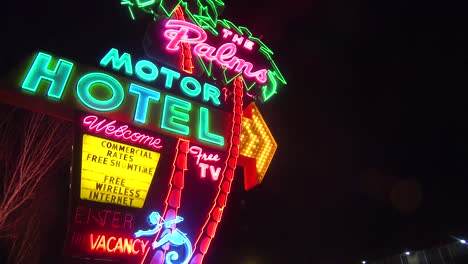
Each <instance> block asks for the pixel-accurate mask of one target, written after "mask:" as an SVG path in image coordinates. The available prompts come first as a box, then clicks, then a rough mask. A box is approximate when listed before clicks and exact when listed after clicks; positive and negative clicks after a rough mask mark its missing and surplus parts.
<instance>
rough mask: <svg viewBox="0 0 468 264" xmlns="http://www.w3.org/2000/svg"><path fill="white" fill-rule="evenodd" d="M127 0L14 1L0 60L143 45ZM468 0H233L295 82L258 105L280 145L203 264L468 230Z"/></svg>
mask: <svg viewBox="0 0 468 264" xmlns="http://www.w3.org/2000/svg"><path fill="white" fill-rule="evenodd" d="M119 2H120V1H118V0H114V1H110V0H107V1H102V0H101V1H88V0H87V1H75V2H73V3H71V2H70V3H68V2H67V3H66V4H65V3H63V2H62V1H19V2H18V3H16V2H15V3H12V1H8V3H6V5H2V10H3V14H2V18H1V19H2V20H3V21H2V24H1V25H2V38H1V39H2V47H3V49H2V51H1V58H0V70H1V72H2V73H4V72H6V71H7V70H8V69H9V68H10V67H12V65H15V62H16V61H17V59H18V58H23V57H24V56H27V55H29V54H31V53H32V52H34V51H36V50H38V49H42V50H46V51H51V52H53V53H55V54H65V55H66V57H69V58H73V59H74V60H75V61H79V62H80V63H81V64H88V65H96V63H97V60H98V59H99V58H100V56H102V54H103V52H105V51H107V50H108V49H109V48H111V47H115V48H118V49H119V50H128V51H131V52H132V53H136V54H138V52H141V41H142V36H143V33H144V31H145V29H146V25H145V23H146V22H145V21H144V20H137V21H131V19H130V17H129V14H128V12H127V10H126V9H125V8H123V7H121V6H120V3H119ZM465 10H466V8H465V7H464V6H462V5H461V4H460V5H456V4H451V3H445V2H443V3H442V2H438V3H431V2H423V1H410V2H408V1H392V2H381V1H380V2H379V1H368V0H366V1H363V0H357V1H340V0H329V1H305V0H290V1H275V2H274V1H246V0H242V1H239V0H236V1H226V8H225V10H224V12H223V13H222V14H221V17H222V18H226V19H229V20H231V21H233V22H234V23H236V24H238V25H244V26H247V27H248V28H249V29H250V30H251V31H252V33H253V34H254V35H255V36H261V38H262V40H263V41H264V42H265V44H267V45H268V46H269V47H270V48H271V49H272V50H273V51H274V52H275V55H274V59H275V61H276V63H277V65H278V67H279V69H280V70H281V72H282V73H283V75H284V77H285V78H286V80H287V81H288V85H287V86H286V88H285V89H283V90H280V91H279V92H278V94H277V95H276V96H274V97H273V99H272V100H271V101H269V102H267V103H266V104H260V105H259V106H258V107H259V109H260V111H261V112H262V115H263V117H264V119H265V121H266V122H267V124H268V126H269V128H270V130H271V133H272V134H273V136H274V137H275V139H276V141H277V143H278V150H277V153H276V155H275V157H274V159H273V161H272V164H271V166H270V168H269V169H268V171H267V174H266V176H265V179H264V181H263V183H262V185H260V186H258V187H256V188H255V189H253V190H251V191H249V192H245V191H243V190H242V182H241V180H242V179H241V178H240V177H239V178H238V179H236V180H235V182H234V187H233V190H232V194H231V197H230V200H229V202H228V206H227V209H226V213H225V215H223V222H222V223H221V225H220V227H219V228H218V233H217V236H216V238H215V239H214V241H213V242H212V245H211V248H210V251H209V253H208V254H207V257H206V261H205V262H204V263H206V264H219V263H222V264H230V263H241V264H244V263H245V264H254V263H256V264H260V263H261V264H263V263H267V264H269V263H324V264H325V263H356V261H358V260H360V259H373V258H381V257H385V256H389V255H393V254H398V253H401V252H403V251H406V250H417V249H422V248H427V247H433V246H437V245H440V244H443V243H447V242H449V241H452V238H451V237H450V235H454V236H460V237H464V236H465V237H467V238H468V226H467V223H468V213H467V211H468V210H467V209H466V204H467V202H468V195H467V194H466V191H465V189H466V188H467V186H468V181H467V180H466V177H468V123H467V117H468V109H467V106H466V101H467V95H468V93H467V92H466V89H467V88H468V86H467V76H468V74H467V73H468V71H467V70H468V69H467V68H468V67H467V66H466V65H468V63H467V59H468V55H467V54H468V53H467V47H468V41H467V32H468V31H467V30H466V25H467V24H468V23H467V21H466V20H467V19H466V18H465V17H466V15H465Z"/></svg>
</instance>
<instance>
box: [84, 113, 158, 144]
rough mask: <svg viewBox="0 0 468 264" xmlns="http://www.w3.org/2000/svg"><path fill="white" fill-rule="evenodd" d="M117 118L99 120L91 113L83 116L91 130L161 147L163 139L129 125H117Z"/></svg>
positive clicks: (85, 123)
mask: <svg viewBox="0 0 468 264" xmlns="http://www.w3.org/2000/svg"><path fill="white" fill-rule="evenodd" d="M115 122H116V121H115V120H112V121H110V120H107V119H104V118H103V119H102V120H99V118H98V117H97V116H94V115H89V116H86V117H85V118H83V126H84V127H86V128H87V129H88V130H89V131H93V130H94V131H96V132H98V133H104V134H105V135H106V136H113V137H115V138H118V139H120V138H121V139H124V140H126V141H130V142H134V143H140V144H144V145H147V146H149V147H151V148H154V149H161V148H162V145H161V139H160V138H154V137H153V136H148V135H145V134H142V133H138V132H133V131H131V130H130V129H129V128H128V126H127V125H122V126H116V125H115Z"/></svg>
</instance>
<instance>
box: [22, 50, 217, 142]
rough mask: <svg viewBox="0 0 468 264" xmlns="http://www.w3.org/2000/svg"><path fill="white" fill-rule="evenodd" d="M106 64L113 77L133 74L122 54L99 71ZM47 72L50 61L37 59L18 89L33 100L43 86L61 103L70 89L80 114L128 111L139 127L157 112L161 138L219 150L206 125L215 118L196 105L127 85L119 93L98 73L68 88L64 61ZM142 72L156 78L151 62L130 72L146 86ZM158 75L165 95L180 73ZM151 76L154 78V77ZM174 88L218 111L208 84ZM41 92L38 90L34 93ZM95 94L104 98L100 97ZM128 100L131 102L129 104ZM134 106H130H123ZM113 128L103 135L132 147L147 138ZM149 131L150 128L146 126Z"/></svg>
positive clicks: (186, 82)
mask: <svg viewBox="0 0 468 264" xmlns="http://www.w3.org/2000/svg"><path fill="white" fill-rule="evenodd" d="M109 64H110V66H112V69H113V70H116V71H118V70H120V69H121V68H124V69H125V72H126V73H127V74H130V75H131V74H132V73H133V70H132V65H131V56H130V55H129V54H127V53H124V54H122V56H121V57H119V54H118V50H116V49H111V50H110V51H109V52H108V53H107V54H106V55H105V56H104V58H103V59H102V60H101V65H102V66H108V65H109ZM149 65H151V66H149ZM52 67H53V63H52V56H51V55H48V54H46V53H43V52H39V53H37V55H36V57H35V59H34V61H33V63H32V64H31V66H30V68H29V70H28V72H27V74H26V77H25V78H24V80H23V82H22V84H21V89H22V91H23V92H26V93H32V94H38V93H39V91H40V90H42V89H44V87H43V86H46V87H45V89H46V94H45V96H46V98H48V99H53V100H55V101H57V100H58V101H59V102H60V101H62V100H64V95H66V94H67V95H70V94H73V93H71V92H70V91H67V90H69V89H72V88H71V86H73V85H75V92H76V93H75V94H76V98H77V99H78V102H79V105H78V108H82V109H84V111H87V112H89V111H92V112H100V113H105V112H111V113H115V112H118V111H121V110H120V109H123V108H128V107H132V108H133V111H131V112H132V113H133V117H131V119H130V120H131V121H132V122H134V123H136V124H143V125H147V124H148V123H150V122H149V120H148V116H149V114H150V113H151V112H154V111H155V108H156V107H158V108H159V110H160V119H159V124H157V125H159V128H160V129H161V130H162V132H165V133H168V134H177V135H180V136H190V137H195V138H197V140H199V141H200V142H201V143H208V144H211V145H216V146H218V147H223V146H224V143H225V142H224V136H223V135H219V134H217V133H215V132H212V129H213V128H212V125H211V123H212V121H211V120H212V119H213V118H214V117H213V111H210V110H209V109H208V108H206V107H203V106H199V107H196V108H195V107H194V106H195V104H193V103H192V102H190V101H187V100H183V99H180V98H178V97H175V96H172V95H169V94H164V93H162V92H160V91H158V90H156V89H153V88H149V87H144V86H142V85H139V84H136V83H131V82H130V83H129V84H128V88H127V89H124V87H125V86H123V85H122V82H120V81H119V80H117V79H116V78H115V77H113V76H111V75H109V74H107V73H102V72H88V73H85V74H84V75H83V76H81V77H79V78H78V79H77V81H76V83H70V79H72V78H71V72H72V70H73V69H74V64H73V63H71V62H68V61H66V60H64V59H58V62H57V63H56V64H55V68H54V69H53V70H50V68H52ZM144 67H146V68H152V69H153V70H154V69H155V71H154V73H156V72H157V68H156V66H155V65H154V64H153V63H152V62H149V61H146V60H140V61H138V62H137V63H136V66H135V72H136V73H137V76H138V77H140V78H141V79H142V80H145V77H147V76H146V75H145V74H150V73H147V72H146V71H145V70H143V69H144ZM160 72H161V73H162V74H164V75H165V76H166V77H167V78H166V79H165V80H164V85H165V88H166V89H171V88H172V86H173V85H174V83H175V82H174V80H176V79H178V78H179V77H180V76H181V75H180V73H178V72H175V71H172V70H169V69H167V68H164V67H162V68H161V70H160ZM153 75H155V76H157V74H153ZM179 84H180V85H179V87H180V91H181V93H182V94H184V95H185V96H188V97H191V98H196V97H200V96H201V97H200V100H201V101H203V102H204V103H211V104H213V105H214V106H216V105H220V100H219V96H220V91H219V89H218V88H217V87H215V86H213V85H210V84H208V83H205V84H203V86H202V85H201V84H200V83H199V82H198V81H197V80H196V79H195V78H193V77H190V76H186V77H184V78H182V79H181V81H180V83H179ZM40 87H41V89H39V88H40ZM66 88H68V89H66ZM96 90H98V91H99V92H100V93H104V94H106V95H105V96H99V95H98V92H97V91H96ZM129 97H130V98H132V99H129ZM133 98H136V100H133ZM133 102H134V104H133V105H128V104H129V103H133ZM125 104H126V105H125ZM156 109H157V108H156ZM195 117H196V118H195ZM92 119H93V118H89V119H87V120H86V122H92ZM193 119H196V120H197V121H198V122H197V123H196V129H195V130H196V131H193V129H191V126H192V125H193V121H192V120H193ZM150 124H151V123H150ZM89 125H91V124H89ZM96 128H97V126H96ZM113 128H114V127H113V126H112V125H108V126H106V129H105V132H107V133H108V134H113V135H114V136H120V137H122V138H127V139H130V140H131V141H139V142H140V141H145V142H147V137H144V136H142V135H141V134H139V133H137V132H134V133H132V134H131V135H130V134H129V132H127V131H129V130H125V131H124V128H125V126H121V127H119V129H117V128H115V130H114V129H113ZM148 128H151V127H150V126H149V127H148ZM154 144H156V145H158V143H157V141H156V142H153V145H154Z"/></svg>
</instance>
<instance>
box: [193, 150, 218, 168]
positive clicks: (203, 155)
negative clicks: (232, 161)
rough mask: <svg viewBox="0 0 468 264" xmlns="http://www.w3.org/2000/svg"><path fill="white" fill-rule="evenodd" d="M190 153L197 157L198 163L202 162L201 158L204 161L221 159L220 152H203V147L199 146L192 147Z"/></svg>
mask: <svg viewBox="0 0 468 264" xmlns="http://www.w3.org/2000/svg"><path fill="white" fill-rule="evenodd" d="M190 154H192V155H193V156H194V157H196V158H197V165H198V164H200V159H201V160H202V161H219V160H220V159H219V157H218V154H214V155H213V154H208V155H207V154H206V153H204V152H203V149H202V148H200V147H197V146H192V147H190Z"/></svg>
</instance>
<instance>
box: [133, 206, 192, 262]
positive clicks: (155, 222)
mask: <svg viewBox="0 0 468 264" xmlns="http://www.w3.org/2000/svg"><path fill="white" fill-rule="evenodd" d="M182 221H184V218H182V217H180V216H176V218H175V219H171V220H167V221H164V219H162V217H161V215H160V214H159V213H158V212H151V214H150V215H149V216H148V224H149V225H150V226H154V228H152V229H149V230H138V231H137V232H135V237H140V236H151V235H154V234H156V233H157V232H159V231H160V230H161V229H162V226H163V225H164V228H166V230H165V231H164V232H163V234H162V237H161V239H159V241H154V242H153V244H152V246H153V249H155V248H158V247H161V246H163V245H165V244H166V243H170V244H171V245H173V246H182V245H184V246H185V249H186V250H187V257H186V258H185V260H184V261H182V262H181V264H187V263H188V262H189V260H190V258H191V257H192V244H191V243H190V240H189V239H188V238H187V236H186V234H185V233H183V232H181V231H180V230H179V229H177V228H176V229H171V228H170V227H171V225H173V224H177V223H180V222H182ZM178 258H179V254H178V253H177V252H175V251H170V252H168V253H167V254H166V257H165V259H166V262H165V263H167V264H172V263H173V262H172V261H174V260H177V259H178Z"/></svg>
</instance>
